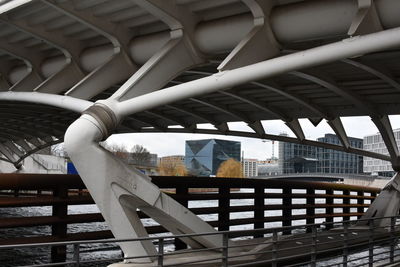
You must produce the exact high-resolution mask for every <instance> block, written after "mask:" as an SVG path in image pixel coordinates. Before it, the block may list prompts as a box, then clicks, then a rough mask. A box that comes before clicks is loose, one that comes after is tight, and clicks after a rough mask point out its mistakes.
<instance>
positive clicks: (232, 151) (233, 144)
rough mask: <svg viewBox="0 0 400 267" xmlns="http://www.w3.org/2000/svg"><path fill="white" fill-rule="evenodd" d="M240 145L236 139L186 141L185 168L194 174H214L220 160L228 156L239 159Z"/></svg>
mask: <svg viewBox="0 0 400 267" xmlns="http://www.w3.org/2000/svg"><path fill="white" fill-rule="evenodd" d="M240 145H241V144H240V142H237V141H227V140H219V139H205V140H190V141H186V146H185V165H186V168H187V169H188V171H189V172H190V173H191V174H193V175H196V176H210V175H216V173H217V170H218V168H219V165H220V164H221V163H222V162H224V161H226V160H228V159H229V158H233V159H235V160H237V161H240V149H241V148H240Z"/></svg>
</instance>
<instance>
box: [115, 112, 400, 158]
mask: <svg viewBox="0 0 400 267" xmlns="http://www.w3.org/2000/svg"><path fill="white" fill-rule="evenodd" d="M342 121H343V125H344V127H345V129H346V132H347V134H348V136H352V137H358V138H363V137H364V136H366V135H370V134H375V133H377V132H378V130H377V128H376V127H375V125H374V124H373V123H372V121H371V119H370V118H369V117H348V118H342ZM390 121H391V123H392V127H393V129H396V128H400V115H396V116H390ZM300 123H301V125H302V127H303V131H304V134H305V136H306V137H307V139H312V140H315V139H316V138H318V137H322V136H323V135H324V134H325V133H333V131H332V129H331V128H330V127H329V125H328V124H327V123H326V122H325V121H322V122H321V123H320V124H319V125H318V126H317V127H314V126H313V125H312V124H311V123H310V122H309V121H308V120H306V119H302V120H300ZM263 125H264V128H265V131H266V133H269V134H280V133H283V132H285V133H287V134H289V135H290V136H294V135H293V134H292V133H291V131H290V130H289V128H287V127H286V125H284V123H283V122H282V121H264V122H263ZM204 127H206V128H207V127H210V126H207V125H204ZM229 127H230V129H232V130H240V131H251V130H250V128H249V127H248V126H247V125H245V124H244V123H230V124H229ZM209 138H217V139H226V140H235V141H240V142H241V143H242V151H244V155H245V157H246V158H256V159H259V160H264V159H266V158H270V157H271V155H272V144H271V142H270V141H265V140H264V141H263V140H261V139H255V138H242V137H235V136H224V135H205V134H173V133H135V134H119V135H113V136H111V137H110V138H109V139H108V140H107V142H109V143H116V144H124V145H126V147H127V148H131V147H132V146H134V145H135V144H140V145H143V146H144V147H145V148H147V149H148V150H149V151H150V152H151V153H155V154H158V156H159V157H163V156H168V155H184V154H185V141H186V140H196V139H209ZM275 156H278V142H275Z"/></svg>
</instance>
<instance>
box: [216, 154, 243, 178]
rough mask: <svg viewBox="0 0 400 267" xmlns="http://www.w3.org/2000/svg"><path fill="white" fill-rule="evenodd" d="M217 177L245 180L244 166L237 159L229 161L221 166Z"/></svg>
mask: <svg viewBox="0 0 400 267" xmlns="http://www.w3.org/2000/svg"><path fill="white" fill-rule="evenodd" d="M217 177H235V178H243V172H242V165H241V164H240V162H239V161H237V160H235V159H232V158H230V159H228V160H226V161H224V162H222V163H221V165H219V168H218V171H217Z"/></svg>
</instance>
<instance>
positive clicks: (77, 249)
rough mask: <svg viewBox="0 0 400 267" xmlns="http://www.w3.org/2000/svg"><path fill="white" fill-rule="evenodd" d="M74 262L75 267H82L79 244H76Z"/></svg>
mask: <svg viewBox="0 0 400 267" xmlns="http://www.w3.org/2000/svg"><path fill="white" fill-rule="evenodd" d="M74 262H75V266H77V267H79V266H80V256H79V244H74Z"/></svg>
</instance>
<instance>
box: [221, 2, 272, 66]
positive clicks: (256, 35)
mask: <svg viewBox="0 0 400 267" xmlns="http://www.w3.org/2000/svg"><path fill="white" fill-rule="evenodd" d="M242 1H243V2H244V3H245V4H246V5H247V6H248V7H249V8H250V11H251V12H252V14H253V17H254V20H253V24H254V25H253V28H252V29H251V31H250V32H249V33H248V34H247V35H246V36H245V37H244V38H243V39H242V40H241V41H240V42H239V44H237V45H236V47H235V48H234V49H233V50H232V51H231V52H230V54H229V55H228V56H227V57H226V58H225V59H224V61H223V62H222V63H221V64H220V65H219V66H218V70H219V71H224V70H230V69H235V68H238V67H243V66H247V65H249V64H253V63H256V62H260V61H263V60H266V59H269V58H273V57H275V56H277V55H279V52H280V51H279V50H280V49H279V48H280V46H279V44H278V42H277V41H276V39H275V36H274V34H273V32H272V30H271V26H270V24H269V22H270V20H269V15H270V12H271V9H272V7H273V5H274V2H273V1H261V0H242Z"/></svg>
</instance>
